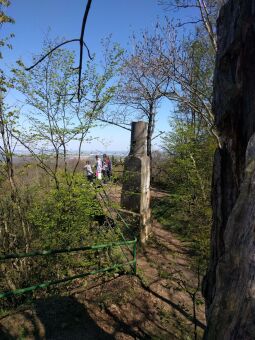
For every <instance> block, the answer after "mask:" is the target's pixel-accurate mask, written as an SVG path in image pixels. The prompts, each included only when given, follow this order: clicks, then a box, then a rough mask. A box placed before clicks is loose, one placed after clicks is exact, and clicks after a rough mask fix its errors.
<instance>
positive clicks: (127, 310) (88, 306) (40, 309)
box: [0, 221, 205, 340]
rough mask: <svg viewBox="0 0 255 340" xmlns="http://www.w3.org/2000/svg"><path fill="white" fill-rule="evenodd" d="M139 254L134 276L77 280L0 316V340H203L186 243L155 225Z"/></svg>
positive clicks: (199, 299)
mask: <svg viewBox="0 0 255 340" xmlns="http://www.w3.org/2000/svg"><path fill="white" fill-rule="evenodd" d="M137 256H138V263H137V268H138V270H137V276H133V275H124V274H123V275H120V274H114V275H112V276H107V277H106V276H101V277H99V278H98V277H93V278H90V279H87V280H80V281H78V284H79V287H78V288H75V289H73V286H66V291H65V294H62V295H58V296H50V297H47V298H44V299H37V300H35V302H34V303H33V305H32V306H30V307H27V308H24V309H22V310H20V311H15V312H13V313H10V314H9V315H7V316H4V317H2V318H0V339H1V340H4V339H19V340H23V339H27V340H30V339H45V340H46V339H47V340H65V339H66V340H68V339H72V340H79V339H123V340H124V339H125V340H127V339H169V340H171V339H173V340H174V339H195V338H197V339H201V338H202V334H203V330H204V328H205V315H204V303H203V299H202V297H201V295H200V292H197V293H196V294H195V295H196V304H195V305H196V308H195V309H196V315H194V304H193V301H192V296H193V295H192V294H194V293H195V292H196V290H197V284H198V279H197V275H196V274H195V273H194V272H193V271H192V269H191V262H190V256H189V249H188V247H187V245H186V244H184V243H182V242H181V241H180V240H178V239H177V237H176V236H175V235H173V234H172V233H170V232H169V231H168V230H165V229H163V228H162V226H161V225H160V224H159V223H157V222H156V221H154V223H153V236H152V237H151V239H150V240H149V242H148V243H147V244H146V247H144V248H140V249H139V251H138V254H137ZM193 300H194V299H193ZM195 333H196V335H195Z"/></svg>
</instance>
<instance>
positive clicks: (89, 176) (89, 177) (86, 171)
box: [84, 161, 94, 182]
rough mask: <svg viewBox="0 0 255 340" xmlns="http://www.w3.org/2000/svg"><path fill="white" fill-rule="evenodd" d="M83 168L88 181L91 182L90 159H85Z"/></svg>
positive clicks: (92, 174)
mask: <svg viewBox="0 0 255 340" xmlns="http://www.w3.org/2000/svg"><path fill="white" fill-rule="evenodd" d="M84 170H85V174H86V176H87V180H88V181H89V182H92V181H93V176H94V173H93V170H92V167H91V164H90V161H86V165H85V166H84Z"/></svg>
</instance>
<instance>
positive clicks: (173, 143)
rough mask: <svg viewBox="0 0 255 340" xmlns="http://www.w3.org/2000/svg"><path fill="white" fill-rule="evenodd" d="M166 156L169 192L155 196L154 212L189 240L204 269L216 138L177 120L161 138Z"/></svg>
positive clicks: (165, 180)
mask: <svg viewBox="0 0 255 340" xmlns="http://www.w3.org/2000/svg"><path fill="white" fill-rule="evenodd" d="M163 140H164V147H165V150H166V151H167V154H168V156H167V159H166V160H165V161H163V162H162V163H161V167H163V168H164V170H165V172H164V176H163V177H162V178H161V186H164V188H165V189H167V192H168V193H169V195H168V196H166V197H164V198H161V199H158V200H154V202H153V212H154V216H155V217H157V218H158V219H159V221H160V222H161V223H162V224H163V225H165V226H166V227H167V228H169V229H170V230H172V231H174V232H176V233H178V234H179V235H180V237H181V238H182V239H183V240H185V241H187V242H189V243H190V245H191V248H192V252H193V255H194V258H195V259H196V260H198V261H199V262H200V265H201V266H202V267H203V269H204V268H205V266H206V261H207V258H208V252H209V232H210V226H211V215H212V212H211V206H210V188H211V173H212V162H213V153H214V149H215V142H214V140H213V138H212V137H211V136H209V135H208V133H207V132H206V131H205V130H203V129H200V128H198V127H197V126H194V125H192V124H189V123H185V122H183V121H176V122H175V125H174V130H173V131H172V132H171V133H169V134H168V135H167V136H165V137H164V138H163Z"/></svg>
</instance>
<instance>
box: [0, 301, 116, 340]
mask: <svg viewBox="0 0 255 340" xmlns="http://www.w3.org/2000/svg"><path fill="white" fill-rule="evenodd" d="M14 323H16V325H15V324H14ZM14 329H15V331H14ZM0 339H1V340H5V339H6V340H7V339H10V340H12V339H35V340H39V339H40V340H42V339H47V340H64V339H66V340H68V339H72V340H79V339H83V340H84V339H88V340H89V339H91V340H92V339H93V340H94V339H113V337H112V336H111V335H110V334H108V333H106V332H105V331H103V330H102V329H101V328H100V327H99V326H98V325H97V324H96V323H95V321H94V320H93V319H92V318H91V317H90V315H89V314H88V312H87V310H86V308H85V306H84V305H82V304H81V303H79V302H78V301H77V300H76V299H75V298H74V297H65V296H64V297H61V296H58V297H50V298H47V299H41V300H37V301H36V302H35V304H34V307H33V310H27V311H24V312H23V313H19V314H17V316H16V317H15V316H12V317H11V318H10V320H9V322H8V317H7V318H5V322H4V325H1V324H0Z"/></svg>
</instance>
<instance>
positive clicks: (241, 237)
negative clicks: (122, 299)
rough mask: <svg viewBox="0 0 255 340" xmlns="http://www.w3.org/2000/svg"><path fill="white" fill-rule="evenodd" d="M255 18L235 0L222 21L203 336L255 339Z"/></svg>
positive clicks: (253, 9)
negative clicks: (218, 142)
mask: <svg viewBox="0 0 255 340" xmlns="http://www.w3.org/2000/svg"><path fill="white" fill-rule="evenodd" d="M254 23H255V0H229V1H228V2H227V3H226V5H224V6H223V7H222V9H221V12H220V16H219V19H218V26H217V29H218V32H217V34H218V51H217V58H216V70H215V77H214V104H213V106H214V107H213V110H214V114H215V120H216V126H217V128H218V131H219V132H220V135H221V137H222V148H221V149H218V150H217V151H216V154H215V160H214V169H213V187H212V205H213V228H212V235H211V255H210V263H209V268H208V272H207V275H206V277H205V279H204V283H203V292H204V296H205V299H206V308H207V310H206V312H207V321H208V326H207V330H206V332H205V339H215V340H216V339H217V340H218V339H226V340H227V339H236V340H237V339H238V340H239V339H240V340H241V339H245V340H246V339H255V281H254V277H255V233H254V230H255V178H254V177H255V176H254V174H255V135H253V134H254V132H255V80H254V79H255V26H254ZM249 141H250V142H249ZM245 155H246V160H245Z"/></svg>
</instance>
